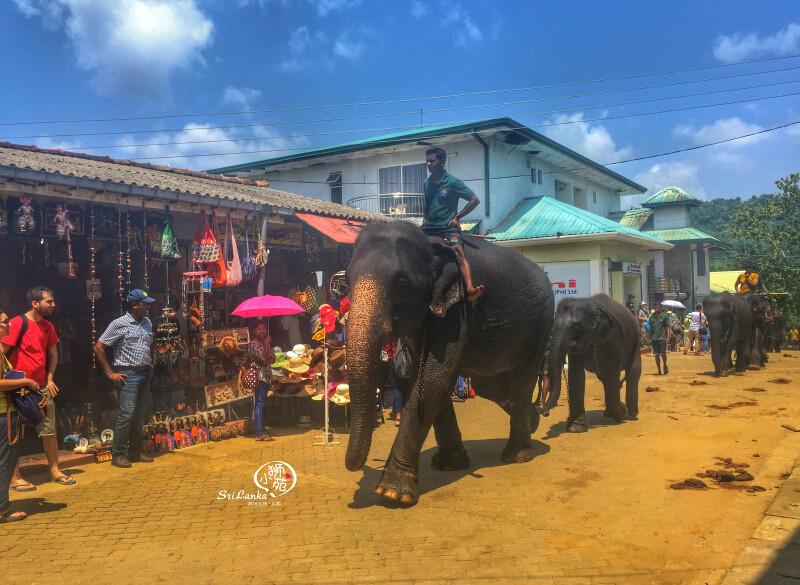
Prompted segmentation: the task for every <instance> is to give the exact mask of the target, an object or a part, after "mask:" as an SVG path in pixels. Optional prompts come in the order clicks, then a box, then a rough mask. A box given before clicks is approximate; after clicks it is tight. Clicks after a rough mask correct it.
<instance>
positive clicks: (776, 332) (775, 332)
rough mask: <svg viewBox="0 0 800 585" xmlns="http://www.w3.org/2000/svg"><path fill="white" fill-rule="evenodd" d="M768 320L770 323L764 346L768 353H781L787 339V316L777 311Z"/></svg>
mask: <svg viewBox="0 0 800 585" xmlns="http://www.w3.org/2000/svg"><path fill="white" fill-rule="evenodd" d="M768 318H769V320H770V323H769V327H768V328H767V332H766V335H765V337H764V345H765V346H766V350H767V353H769V352H773V353H780V352H781V344H782V343H783V340H784V339H785V338H786V315H784V314H783V313H782V312H780V311H778V310H777V309H775V310H774V311H773V312H772V314H771V315H769V316H768Z"/></svg>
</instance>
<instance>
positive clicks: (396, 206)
mask: <svg viewBox="0 0 800 585" xmlns="http://www.w3.org/2000/svg"><path fill="white" fill-rule="evenodd" d="M347 205H349V206H350V207H356V208H358V209H361V210H362V211H368V212H371V213H378V214H380V215H386V216H389V217H394V218H397V219H413V218H417V217H422V216H423V213H424V211H425V195H424V194H423V193H387V194H384V195H367V196H365V197H354V198H353V199H350V200H349V201H348V202H347Z"/></svg>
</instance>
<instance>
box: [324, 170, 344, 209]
mask: <svg viewBox="0 0 800 585" xmlns="http://www.w3.org/2000/svg"><path fill="white" fill-rule="evenodd" d="M325 182H326V183H328V186H329V187H330V189H331V203H339V204H341V203H342V173H341V172H338V173H330V174H329V175H328V178H327V180H326V181H325Z"/></svg>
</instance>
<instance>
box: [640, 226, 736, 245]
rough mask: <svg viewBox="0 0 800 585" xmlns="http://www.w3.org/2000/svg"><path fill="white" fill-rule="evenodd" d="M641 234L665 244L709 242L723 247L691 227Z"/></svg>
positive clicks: (720, 243) (718, 242) (715, 240)
mask: <svg viewBox="0 0 800 585" xmlns="http://www.w3.org/2000/svg"><path fill="white" fill-rule="evenodd" d="M642 233H643V234H647V235H649V236H652V237H654V238H658V239H659V240H664V241H665V242H672V243H673V244H677V243H681V244H695V243H700V242H709V243H711V244H719V245H720V246H722V245H723V244H722V242H720V241H719V240H718V239H717V238H715V237H714V236H709V235H708V234H706V233H703V232H701V231H700V230H698V229H696V228H693V227H683V228H675V229H671V230H652V231H647V232H642Z"/></svg>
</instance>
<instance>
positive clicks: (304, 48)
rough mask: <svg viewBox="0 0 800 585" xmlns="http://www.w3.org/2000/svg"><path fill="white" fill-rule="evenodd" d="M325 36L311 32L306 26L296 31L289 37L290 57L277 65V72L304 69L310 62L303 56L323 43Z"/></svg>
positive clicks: (318, 32)
mask: <svg viewBox="0 0 800 585" xmlns="http://www.w3.org/2000/svg"><path fill="white" fill-rule="evenodd" d="M325 40H326V38H325V34H324V33H323V32H322V31H314V32H312V31H311V30H310V29H309V28H308V26H307V25H303V26H301V27H300V28H298V29H296V30H295V31H294V32H292V34H291V35H290V37H289V52H290V53H291V54H292V57H291V58H289V59H286V60H285V61H282V62H281V63H280V64H278V71H282V72H284V73H289V72H293V71H300V70H302V69H305V68H306V67H308V66H309V65H311V62H310V61H309V60H308V59H306V58H305V54H306V53H307V52H309V51H311V50H312V49H314V48H316V47H318V46H320V45H322V44H323V43H324V42H325Z"/></svg>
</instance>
